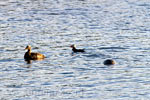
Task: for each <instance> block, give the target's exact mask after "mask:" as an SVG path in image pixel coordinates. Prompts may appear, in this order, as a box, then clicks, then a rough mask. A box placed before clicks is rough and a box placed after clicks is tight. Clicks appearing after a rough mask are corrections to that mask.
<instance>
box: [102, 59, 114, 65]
mask: <svg viewBox="0 0 150 100" xmlns="http://www.w3.org/2000/svg"><path fill="white" fill-rule="evenodd" d="M114 64H115V61H114V60H112V59H107V60H105V61H104V65H114Z"/></svg>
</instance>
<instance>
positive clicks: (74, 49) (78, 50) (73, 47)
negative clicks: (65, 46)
mask: <svg viewBox="0 0 150 100" xmlns="http://www.w3.org/2000/svg"><path fill="white" fill-rule="evenodd" d="M70 47H71V48H72V51H73V52H85V50H84V49H76V46H75V45H74V44H73V45H71V46H70Z"/></svg>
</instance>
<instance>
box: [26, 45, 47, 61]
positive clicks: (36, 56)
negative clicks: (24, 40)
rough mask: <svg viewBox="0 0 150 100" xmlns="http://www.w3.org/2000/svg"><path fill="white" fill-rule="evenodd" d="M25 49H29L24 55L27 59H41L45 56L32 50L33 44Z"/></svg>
mask: <svg viewBox="0 0 150 100" xmlns="http://www.w3.org/2000/svg"><path fill="white" fill-rule="evenodd" d="M25 49H26V50H28V51H27V52H26V53H25V55H24V59H25V60H40V59H44V58H45V56H44V55H43V54H40V53H34V52H31V46H29V45H28V46H27V47H26V48H25Z"/></svg>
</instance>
